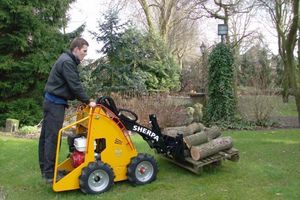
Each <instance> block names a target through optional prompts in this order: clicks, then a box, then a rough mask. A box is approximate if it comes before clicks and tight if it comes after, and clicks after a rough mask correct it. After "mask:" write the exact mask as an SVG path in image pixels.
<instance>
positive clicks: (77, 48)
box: [70, 38, 89, 61]
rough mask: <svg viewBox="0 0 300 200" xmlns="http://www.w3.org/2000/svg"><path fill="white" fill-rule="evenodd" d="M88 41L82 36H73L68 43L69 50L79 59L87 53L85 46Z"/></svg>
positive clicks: (86, 46)
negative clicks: (69, 43)
mask: <svg viewBox="0 0 300 200" xmlns="http://www.w3.org/2000/svg"><path fill="white" fill-rule="evenodd" d="M88 46H89V43H88V42H87V41H86V40H85V39H83V38H75V39H74V40H73V41H72V42H71V45H70V51H71V52H72V53H73V54H74V56H75V57H76V58H78V59H79V60H80V61H82V60H83V58H84V57H85V56H86V55H87V48H88Z"/></svg>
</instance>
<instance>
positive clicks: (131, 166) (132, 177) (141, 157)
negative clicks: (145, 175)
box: [127, 153, 158, 185]
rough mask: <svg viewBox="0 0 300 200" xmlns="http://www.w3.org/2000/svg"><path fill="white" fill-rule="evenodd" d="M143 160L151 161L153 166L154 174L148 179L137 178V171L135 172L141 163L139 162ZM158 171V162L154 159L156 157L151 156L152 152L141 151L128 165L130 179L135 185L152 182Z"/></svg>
mask: <svg viewBox="0 0 300 200" xmlns="http://www.w3.org/2000/svg"><path fill="white" fill-rule="evenodd" d="M143 161H148V162H149V163H151V165H152V167H153V174H152V176H151V177H150V178H149V179H148V180H146V181H140V180H139V179H138V178H137V176H136V173H135V171H136V168H137V166H138V165H139V163H141V162H143ZM157 173H158V165H157V162H156V160H155V159H154V157H153V156H151V155H150V154H145V153H139V154H138V155H137V156H136V157H133V158H131V161H130V164H129V165H128V167H127V177H128V181H129V182H130V183H131V184H133V185H144V184H147V183H151V182H152V181H154V180H155V179H156V176H157Z"/></svg>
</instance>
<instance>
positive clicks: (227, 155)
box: [162, 148, 239, 174]
mask: <svg viewBox="0 0 300 200" xmlns="http://www.w3.org/2000/svg"><path fill="white" fill-rule="evenodd" d="M162 157H163V158H164V159H166V160H168V161H170V162H172V163H174V164H176V165H178V166H180V167H182V168H185V169H187V170H189V171H191V172H193V173H195V174H201V173H202V172H203V169H204V168H211V167H215V166H220V165H221V164H222V161H223V160H230V161H238V160H239V151H238V150H237V149H234V148H231V149H229V150H226V151H221V152H219V153H217V154H215V155H212V156H209V157H207V158H204V159H201V160H199V161H195V160H193V159H192V158H191V157H186V158H185V161H183V162H177V161H175V160H173V159H172V158H169V157H166V156H162Z"/></svg>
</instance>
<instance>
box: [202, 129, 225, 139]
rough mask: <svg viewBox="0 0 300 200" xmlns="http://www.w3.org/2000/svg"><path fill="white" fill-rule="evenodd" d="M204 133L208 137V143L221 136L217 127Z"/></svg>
mask: <svg viewBox="0 0 300 200" xmlns="http://www.w3.org/2000/svg"><path fill="white" fill-rule="evenodd" d="M204 132H205V134H206V135H207V138H208V141H210V140H212V139H215V138H217V137H219V136H220V135H221V130H220V129H219V128H218V127H217V126H213V127H211V128H207V129H205V130H204Z"/></svg>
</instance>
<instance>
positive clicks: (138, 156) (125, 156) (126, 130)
mask: <svg viewBox="0 0 300 200" xmlns="http://www.w3.org/2000/svg"><path fill="white" fill-rule="evenodd" d="M149 118H150V124H151V129H149V128H147V127H144V126H142V125H140V124H138V123H137V122H136V121H137V115H136V114H135V113H133V112H131V111H129V110H125V109H118V108H117V107H116V105H115V103H114V101H113V99H112V98H110V97H101V98H100V99H98V100H97V106H96V107H95V108H89V107H87V106H83V107H80V108H79V109H78V110H77V112H76V121H75V122H74V123H72V124H70V125H68V126H66V127H63V128H62V129H61V130H60V131H59V133H58V140H57V149H56V160H55V171H54V181H53V190H54V191H57V192H59V191H66V190H74V189H81V191H82V192H84V193H88V194H97V193H103V192H105V191H107V190H109V189H110V188H111V186H112V185H113V184H114V182H118V181H123V180H128V181H129V182H131V183H132V184H135V185H142V184H147V183H150V182H152V181H154V180H155V179H156V175H157V172H158V167H157V163H156V161H155V159H154V158H153V156H151V155H149V154H143V153H138V152H137V150H136V149H135V147H134V144H133V143H132V141H131V139H130V136H129V135H130V132H131V131H132V132H135V133H137V134H139V135H141V136H142V138H143V139H144V140H145V141H146V142H147V143H148V144H149V146H150V147H151V148H154V149H155V150H156V153H158V154H161V155H163V157H165V158H167V159H169V160H171V161H172V162H175V164H178V165H179V166H181V167H185V168H186V169H189V170H191V171H193V170H194V169H195V168H197V169H198V168H199V166H200V165H199V166H198V164H197V165H195V164H193V166H192V167H190V166H188V164H189V163H188V162H187V160H186V157H185V155H184V148H185V146H184V142H183V136H182V134H178V135H177V136H176V137H170V136H168V135H163V134H162V133H161V130H160V127H159V126H158V123H157V120H156V116H155V115H150V116H149ZM71 127H72V128H73V129H74V127H76V128H75V131H74V133H73V134H69V135H68V139H67V140H68V146H69V152H70V153H69V156H68V157H67V159H65V160H62V158H60V157H61V156H60V155H59V154H60V149H61V138H62V134H63V133H64V132H66V130H68V129H71ZM223 157H224V156H223ZM221 158H222V156H221V157H218V159H215V160H212V159H211V160H210V161H209V162H208V161H207V162H206V163H207V164H209V163H212V162H218V161H219V160H220V159H221ZM201 163H204V162H201ZM201 167H202V165H201ZM58 177H62V178H58Z"/></svg>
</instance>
